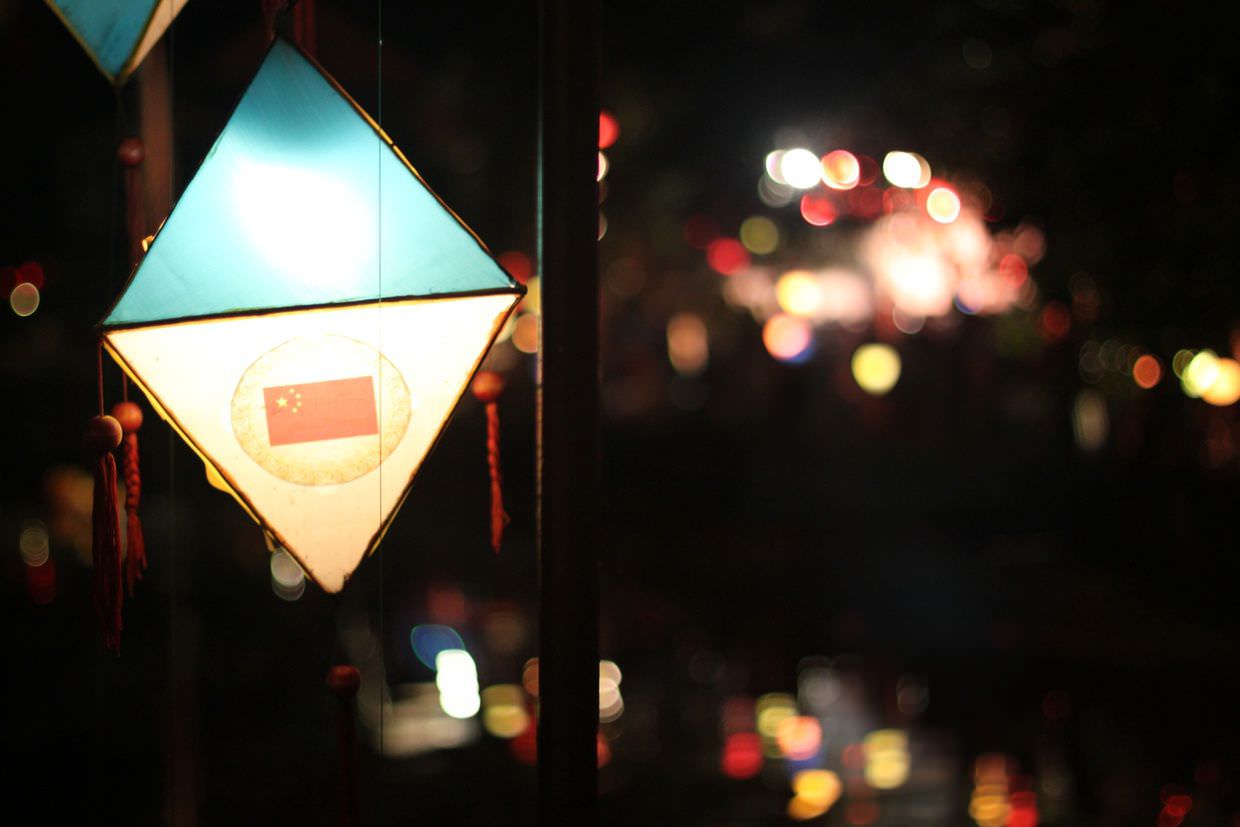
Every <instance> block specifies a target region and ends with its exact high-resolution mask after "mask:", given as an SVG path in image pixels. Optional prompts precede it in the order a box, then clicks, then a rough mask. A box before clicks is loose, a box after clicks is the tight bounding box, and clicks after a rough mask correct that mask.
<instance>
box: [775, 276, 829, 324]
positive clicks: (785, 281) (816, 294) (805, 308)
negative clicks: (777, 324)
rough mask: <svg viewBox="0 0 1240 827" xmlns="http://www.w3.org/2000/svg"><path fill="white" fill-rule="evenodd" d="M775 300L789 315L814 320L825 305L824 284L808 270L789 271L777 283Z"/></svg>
mask: <svg viewBox="0 0 1240 827" xmlns="http://www.w3.org/2000/svg"><path fill="white" fill-rule="evenodd" d="M775 300H776V301H777V302H779V306H780V307H781V308H783V310H784V311H785V312H787V313H791V314H792V315H794V316H802V317H805V318H812V317H814V316H815V315H817V313H818V311H819V309H820V308H821V307H822V304H823V290H822V284H821V283H820V282H819V280H818V277H817V276H815V275H814V274H813V273H811V272H809V271H808V270H789V271H788V272H787V273H784V274H783V275H782V276H780V277H779V279H778V280H777V281H776V282H775Z"/></svg>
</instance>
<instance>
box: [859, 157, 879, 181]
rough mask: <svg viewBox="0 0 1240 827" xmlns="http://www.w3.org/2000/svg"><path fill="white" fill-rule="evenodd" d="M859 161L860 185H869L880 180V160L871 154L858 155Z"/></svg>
mask: <svg viewBox="0 0 1240 827" xmlns="http://www.w3.org/2000/svg"><path fill="white" fill-rule="evenodd" d="M857 163H858V164H859V165H860V167H861V174H860V175H859V176H858V178H857V184H858V186H862V187H868V186H870V184H873V183H874V182H875V181H877V180H878V172H879V167H878V161H875V160H874V159H873V158H871V157H870V156H869V155H858V156H857Z"/></svg>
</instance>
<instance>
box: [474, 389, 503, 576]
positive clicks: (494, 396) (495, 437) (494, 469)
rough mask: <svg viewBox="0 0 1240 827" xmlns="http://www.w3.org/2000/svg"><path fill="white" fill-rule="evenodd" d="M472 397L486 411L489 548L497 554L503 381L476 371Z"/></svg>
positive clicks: (500, 534) (500, 529) (500, 520)
mask: <svg viewBox="0 0 1240 827" xmlns="http://www.w3.org/2000/svg"><path fill="white" fill-rule="evenodd" d="M472 388H473V392H474V396H475V397H477V398H478V401H480V402H483V403H485V404H486V409H487V467H488V468H489V469H490V472H491V548H492V549H493V550H494V551H495V553H496V554H499V547H500V543H502V542H503V539H504V526H506V525H507V524H508V514H507V513H505V511H504V489H503V485H502V483H503V478H502V476H501V474H500V468H499V404H498V402H497V400H498V399H499V395H500V394H501V393H503V391H504V377H503V376H500V375H499V374H498V373H495V372H494V371H489V370H484V371H479V372H478V375H477V376H475V377H474V381H473V385H472Z"/></svg>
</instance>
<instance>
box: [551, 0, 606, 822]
mask: <svg viewBox="0 0 1240 827" xmlns="http://www.w3.org/2000/svg"><path fill="white" fill-rule="evenodd" d="M540 11H541V17H540V35H541V67H540V69H541V71H540V74H541V84H542V94H541V109H542V111H541V129H540V133H539V154H538V157H539V180H538V199H539V204H538V206H539V209H538V220H539V228H538V243H539V267H540V273H541V278H542V341H541V346H540V348H539V377H540V381H539V395H538V549H539V586H540V601H541V610H540V617H539V681H538V682H539V709H540V712H539V724H538V781H539V817H540V821H541V823H542V824H544V825H547V827H552V825H554V826H555V827H560V825H565V824H572V825H574V827H588V826H589V825H592V824H595V823H596V821H597V817H596V816H597V814H596V798H597V793H598V779H597V769H596V767H597V763H596V762H597V759H596V755H597V753H596V750H597V746H596V744H597V732H598V547H597V536H596V531H597V529H596V525H597V513H598V512H597V493H596V492H597V488H598V479H597V478H598V251H597V245H598V183H597V180H596V172H597V164H598V160H597V152H598V111H599V109H598V65H597V54H598V49H597V43H598V24H599V20H598V3H597V0H542V2H541V7H540Z"/></svg>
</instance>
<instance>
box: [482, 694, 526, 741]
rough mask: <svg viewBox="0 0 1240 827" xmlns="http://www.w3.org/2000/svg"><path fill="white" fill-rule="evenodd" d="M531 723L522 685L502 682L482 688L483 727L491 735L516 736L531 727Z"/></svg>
mask: <svg viewBox="0 0 1240 827" xmlns="http://www.w3.org/2000/svg"><path fill="white" fill-rule="evenodd" d="M530 723H531V719H530V715H529V713H528V712H527V711H526V709H525V694H524V693H523V692H522V690H521V687H519V686H517V685H516V684H511V683H501V684H496V685H495V686H488V687H487V688H486V689H484V690H482V727H483V729H485V730H486V731H487V732H489V733H490V734H491V735H494V736H495V737H496V738H505V739H508V738H516V737H517V736H518V735H520V734H521V733H523V732H525V730H526V729H528V728H529V726H530Z"/></svg>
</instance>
